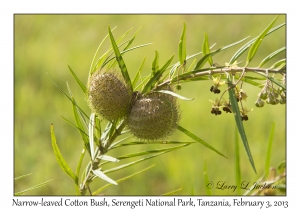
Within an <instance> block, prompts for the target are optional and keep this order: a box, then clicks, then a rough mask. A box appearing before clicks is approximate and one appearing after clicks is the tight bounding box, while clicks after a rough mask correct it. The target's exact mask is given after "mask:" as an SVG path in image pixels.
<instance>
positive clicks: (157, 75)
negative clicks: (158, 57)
mask: <svg viewBox="0 0 300 210" xmlns="http://www.w3.org/2000/svg"><path fill="white" fill-rule="evenodd" d="M173 57H174V55H172V57H171V58H170V59H169V60H168V61H167V63H166V64H165V65H164V66H163V67H162V68H161V69H160V70H158V71H157V72H156V73H155V74H154V75H153V76H152V77H151V79H150V80H149V81H148V83H147V84H146V85H145V87H144V89H143V91H142V94H144V93H146V92H147V91H149V90H151V88H152V87H153V86H154V84H155V83H156V82H158V81H159V79H160V78H161V76H162V74H163V73H164V72H165V70H166V69H167V67H168V66H169V65H170V63H171V61H172V59H173Z"/></svg>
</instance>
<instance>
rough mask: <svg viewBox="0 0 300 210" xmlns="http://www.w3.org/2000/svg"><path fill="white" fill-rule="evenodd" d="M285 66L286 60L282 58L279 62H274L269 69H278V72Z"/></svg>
mask: <svg viewBox="0 0 300 210" xmlns="http://www.w3.org/2000/svg"><path fill="white" fill-rule="evenodd" d="M285 65H286V59H285V58H284V59H281V60H279V61H277V62H275V63H274V64H273V65H272V66H271V67H270V69H278V70H280V69H282V68H283V67H285Z"/></svg>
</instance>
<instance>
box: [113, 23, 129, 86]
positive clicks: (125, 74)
mask: <svg viewBox="0 0 300 210" xmlns="http://www.w3.org/2000/svg"><path fill="white" fill-rule="evenodd" d="M108 33H109V37H110V41H111V44H112V47H113V49H114V52H115V55H116V59H117V62H118V64H119V67H120V69H121V72H122V75H123V77H124V79H125V82H126V83H127V85H128V87H129V89H130V90H131V92H132V90H133V89H132V85H131V80H130V77H129V74H128V71H127V67H126V65H125V63H124V60H123V58H122V56H121V54H120V51H119V48H118V46H117V44H116V42H115V39H114V37H113V35H112V33H111V30H110V27H109V26H108Z"/></svg>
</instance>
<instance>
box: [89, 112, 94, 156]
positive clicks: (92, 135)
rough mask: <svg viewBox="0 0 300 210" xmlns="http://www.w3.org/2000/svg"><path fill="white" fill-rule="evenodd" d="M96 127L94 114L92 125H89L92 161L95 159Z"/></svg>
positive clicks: (91, 117)
mask: <svg viewBox="0 0 300 210" xmlns="http://www.w3.org/2000/svg"><path fill="white" fill-rule="evenodd" d="M94 125H95V113H92V114H91V116H90V123H89V144H90V148H91V150H90V153H91V159H92V160H94V159H95V149H94Z"/></svg>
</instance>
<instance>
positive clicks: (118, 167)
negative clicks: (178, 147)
mask: <svg viewBox="0 0 300 210" xmlns="http://www.w3.org/2000/svg"><path fill="white" fill-rule="evenodd" d="M167 152H169V151H164V152H160V153H158V154H154V155H151V156H148V157H144V158H141V159H138V160H136V161H133V162H130V163H126V164H123V165H120V166H117V167H114V168H111V169H108V170H105V171H104V173H105V174H108V173H111V172H115V171H119V170H121V169H124V168H127V167H129V166H132V165H136V164H138V163H140V162H143V161H145V160H148V159H151V158H154V157H157V156H160V155H162V154H165V153H167Z"/></svg>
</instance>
